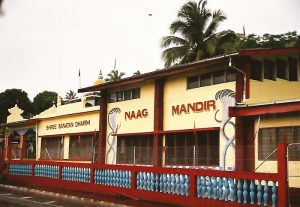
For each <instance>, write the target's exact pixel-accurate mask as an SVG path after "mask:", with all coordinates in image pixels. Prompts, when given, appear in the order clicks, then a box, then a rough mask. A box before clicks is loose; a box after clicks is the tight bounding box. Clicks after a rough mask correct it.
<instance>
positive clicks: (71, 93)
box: [65, 90, 77, 100]
mask: <svg viewBox="0 0 300 207" xmlns="http://www.w3.org/2000/svg"><path fill="white" fill-rule="evenodd" d="M76 98H77V94H76V93H75V92H74V91H73V90H70V91H69V92H67V93H66V97H65V99H67V100H72V99H76Z"/></svg>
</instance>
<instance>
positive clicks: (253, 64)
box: [250, 60, 262, 81]
mask: <svg viewBox="0 0 300 207" xmlns="http://www.w3.org/2000/svg"><path fill="white" fill-rule="evenodd" d="M250 70H251V71H250V72H251V74H250V77H251V79H252V80H258V81H262V62H261V61H258V60H251V61H250Z"/></svg>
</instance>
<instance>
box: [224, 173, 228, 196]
mask: <svg viewBox="0 0 300 207" xmlns="http://www.w3.org/2000/svg"><path fill="white" fill-rule="evenodd" d="M224 186H225V192H224V197H225V198H224V199H225V201H228V195H229V184H228V180H227V178H224Z"/></svg>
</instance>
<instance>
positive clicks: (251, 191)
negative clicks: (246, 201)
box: [250, 180, 255, 204]
mask: <svg viewBox="0 0 300 207" xmlns="http://www.w3.org/2000/svg"><path fill="white" fill-rule="evenodd" d="M254 190H255V187H254V181H253V180H251V183H250V200H251V201H250V203H251V204H254V202H255V201H254V198H255V193H254Z"/></svg>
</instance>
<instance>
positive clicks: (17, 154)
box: [8, 131, 21, 159]
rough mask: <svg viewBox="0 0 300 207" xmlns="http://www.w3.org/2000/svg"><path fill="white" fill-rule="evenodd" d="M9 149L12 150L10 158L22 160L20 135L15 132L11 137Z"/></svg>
mask: <svg viewBox="0 0 300 207" xmlns="http://www.w3.org/2000/svg"><path fill="white" fill-rule="evenodd" d="M8 139H9V148H10V158H11V159H20V158H21V144H20V135H19V134H18V133H17V132H16V131H14V132H13V133H12V134H11V135H10V136H9V138H8Z"/></svg>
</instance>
